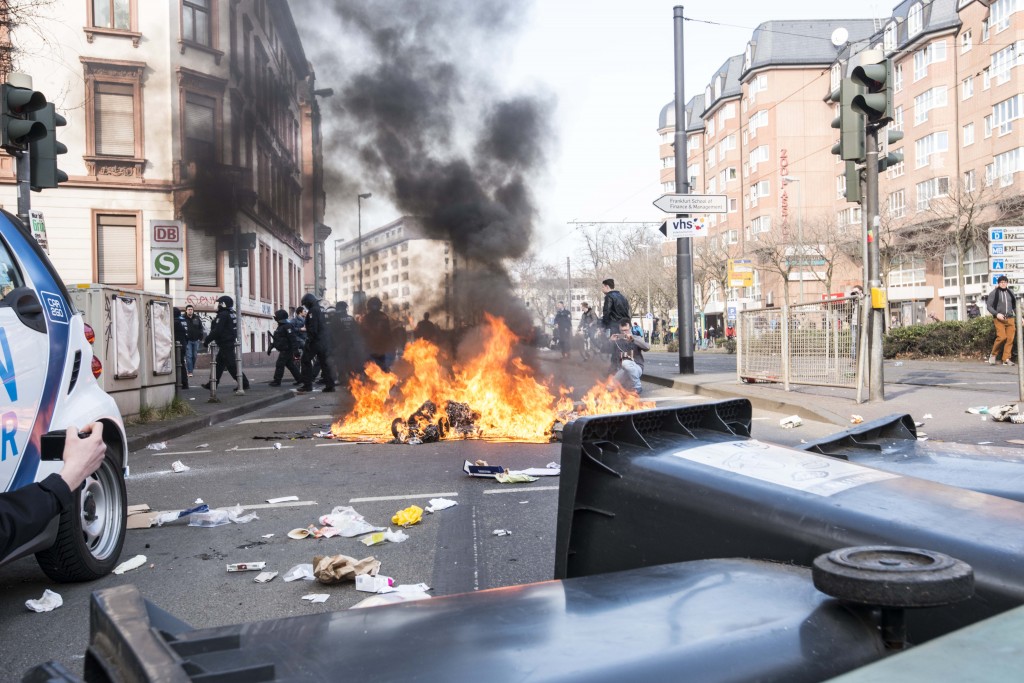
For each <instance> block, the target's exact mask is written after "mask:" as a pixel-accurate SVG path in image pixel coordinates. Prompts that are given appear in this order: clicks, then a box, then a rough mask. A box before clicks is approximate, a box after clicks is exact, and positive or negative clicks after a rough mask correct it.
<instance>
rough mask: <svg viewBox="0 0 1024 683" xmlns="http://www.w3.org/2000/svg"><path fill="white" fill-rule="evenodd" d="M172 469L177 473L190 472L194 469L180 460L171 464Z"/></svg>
mask: <svg viewBox="0 0 1024 683" xmlns="http://www.w3.org/2000/svg"><path fill="white" fill-rule="evenodd" d="M171 469H172V470H173V471H175V472H188V471H189V470H190V469H192V468H191V467H189V466H188V465H186V464H185V463H183V462H182V461H180V460H175V461H174V462H172V463H171Z"/></svg>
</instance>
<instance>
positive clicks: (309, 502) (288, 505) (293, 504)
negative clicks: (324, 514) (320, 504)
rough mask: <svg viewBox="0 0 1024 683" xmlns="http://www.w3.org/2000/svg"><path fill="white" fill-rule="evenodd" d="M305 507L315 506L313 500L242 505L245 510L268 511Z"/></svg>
mask: <svg viewBox="0 0 1024 683" xmlns="http://www.w3.org/2000/svg"><path fill="white" fill-rule="evenodd" d="M306 505H316V501H315V500H290V501H288V502H287V503H257V504H255V505H242V506H241V507H243V508H245V509H246V510H268V509H271V508H296V507H304V506H306Z"/></svg>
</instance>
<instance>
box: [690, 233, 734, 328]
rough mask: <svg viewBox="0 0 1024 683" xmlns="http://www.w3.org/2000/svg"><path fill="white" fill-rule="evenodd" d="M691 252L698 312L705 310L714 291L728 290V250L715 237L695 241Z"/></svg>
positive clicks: (723, 291)
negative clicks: (698, 293)
mask: <svg viewBox="0 0 1024 683" xmlns="http://www.w3.org/2000/svg"><path fill="white" fill-rule="evenodd" d="M695 245H696V246H695V247H694V250H693V281H694V283H696V284H697V285H699V286H700V300H699V302H698V303H700V310H702V311H703V310H705V309H707V307H708V303H709V302H710V301H711V295H712V294H713V293H714V292H715V291H719V292H722V293H723V295H724V294H725V292H726V291H728V288H729V259H730V255H729V249H728V248H727V247H725V246H723V245H722V243H721V241H720V240H719V239H718V238H717V237H711V236H708V237H705V238H704V239H703V240H696V241H695Z"/></svg>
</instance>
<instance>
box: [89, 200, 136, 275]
mask: <svg viewBox="0 0 1024 683" xmlns="http://www.w3.org/2000/svg"><path fill="white" fill-rule="evenodd" d="M138 220H139V219H138V216H137V215H135V214H131V215H124V214H121V215H118V214H102V213H101V214H96V281H97V282H100V283H102V284H105V285H129V286H132V287H137V286H138V285H139V283H140V282H141V280H142V278H141V277H139V255H138V240H139V235H138V233H139V229H138Z"/></svg>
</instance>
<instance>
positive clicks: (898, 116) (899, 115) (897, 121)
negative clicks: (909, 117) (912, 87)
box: [892, 105, 903, 130]
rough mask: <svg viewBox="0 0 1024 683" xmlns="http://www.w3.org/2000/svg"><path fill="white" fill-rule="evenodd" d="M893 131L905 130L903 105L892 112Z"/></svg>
mask: <svg viewBox="0 0 1024 683" xmlns="http://www.w3.org/2000/svg"><path fill="white" fill-rule="evenodd" d="M892 129H893V130H903V105H900V106H898V107H896V108H895V109H893V110H892Z"/></svg>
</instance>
